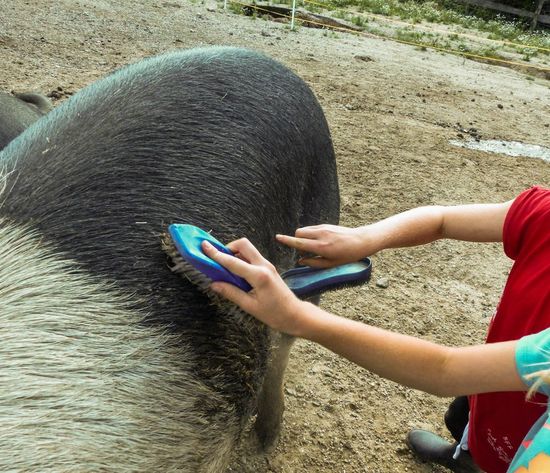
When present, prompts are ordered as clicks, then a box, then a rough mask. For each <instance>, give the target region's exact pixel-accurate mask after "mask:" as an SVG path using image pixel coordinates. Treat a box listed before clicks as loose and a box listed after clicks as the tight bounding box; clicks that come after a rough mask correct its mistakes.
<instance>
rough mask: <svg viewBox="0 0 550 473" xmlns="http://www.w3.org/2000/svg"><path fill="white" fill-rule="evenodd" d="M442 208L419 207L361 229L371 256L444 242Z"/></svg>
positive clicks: (359, 229) (360, 231)
mask: <svg viewBox="0 0 550 473" xmlns="http://www.w3.org/2000/svg"><path fill="white" fill-rule="evenodd" d="M442 224H443V212H442V207H438V206H430V207H418V208H415V209H411V210H407V211H406V212H402V213H399V214H396V215H392V216H391V217H388V218H386V219H384V220H380V221H379V222H376V223H373V224H371V225H365V226H364V227H360V228H358V229H357V230H358V232H359V233H360V234H361V235H362V237H363V239H364V244H365V247H366V248H368V253H370V254H374V253H377V252H378V251H380V250H383V249H387V248H402V247H407V246H416V245H423V244H425V243H430V242H432V241H434V240H437V239H439V238H441V236H442Z"/></svg>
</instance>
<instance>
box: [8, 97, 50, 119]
mask: <svg viewBox="0 0 550 473" xmlns="http://www.w3.org/2000/svg"><path fill="white" fill-rule="evenodd" d="M14 95H15V96H16V97H17V98H18V99H19V100H22V101H23V102H25V103H27V104H28V105H30V106H32V107H34V108H36V109H37V110H38V111H39V112H41V113H43V114H46V113H48V112H49V111H51V110H53V105H52V102H51V101H50V100H49V99H48V98H47V97H44V96H43V95H41V94H35V93H32V92H24V93H20V94H14Z"/></svg>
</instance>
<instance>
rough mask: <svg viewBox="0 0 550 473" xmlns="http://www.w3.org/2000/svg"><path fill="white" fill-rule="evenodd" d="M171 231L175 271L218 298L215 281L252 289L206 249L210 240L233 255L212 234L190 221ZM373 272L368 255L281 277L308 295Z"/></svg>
mask: <svg viewBox="0 0 550 473" xmlns="http://www.w3.org/2000/svg"><path fill="white" fill-rule="evenodd" d="M168 233H169V235H170V237H171V242H172V244H171V242H170V241H168V239H165V241H164V242H163V248H164V250H165V251H166V253H167V254H168V255H169V256H170V257H171V259H172V261H173V263H174V265H173V266H172V268H171V269H172V271H174V272H176V273H180V274H183V275H184V276H185V277H187V279H189V281H191V282H192V283H193V284H195V285H196V286H198V288H199V289H201V290H202V291H203V292H205V293H207V294H208V295H210V296H211V297H214V295H213V293H212V292H211V291H210V290H209V286H210V283H211V282H212V281H222V282H228V283H231V284H234V285H235V286H237V287H239V288H240V289H242V290H243V291H246V292H248V291H250V290H251V289H252V287H251V286H250V284H248V282H247V281H246V280H245V279H243V278H241V277H239V276H237V275H236V274H233V273H231V272H230V271H228V270H227V269H225V268H224V267H223V266H221V265H219V264H218V263H216V262H215V261H214V260H212V259H210V258H209V257H208V256H206V255H205V254H204V253H203V252H202V248H201V243H202V242H203V241H204V240H206V241H208V242H209V243H211V244H212V245H213V246H214V247H215V248H216V249H217V250H218V251H222V252H224V253H227V254H228V255H233V253H232V252H231V251H230V250H229V249H228V248H227V247H226V246H225V245H223V244H222V243H220V242H219V241H218V240H216V239H215V238H214V237H213V236H212V235H210V233H207V232H205V231H204V230H201V229H200V228H198V227H195V226H193V225H186V224H172V225H170V226H169V227H168ZM371 271H372V264H371V261H370V259H369V258H365V259H362V260H360V261H357V262H355V263H349V264H344V265H341V266H336V267H334V268H326V269H318V268H312V267H310V266H299V267H297V268H293V269H290V270H288V271H286V272H284V273H283V274H281V277H282V278H283V280H284V281H285V283H286V285H287V286H288V287H289V288H290V289H291V290H292V291H293V292H294V293H295V294H296V295H297V296H298V297H300V298H306V297H311V296H314V295H317V294H321V293H323V292H325V291H327V290H333V289H340V288H343V287H349V286H354V285H357V284H363V283H365V282H368V280H369V279H370V275H371Z"/></svg>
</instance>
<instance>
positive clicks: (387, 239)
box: [357, 201, 513, 254]
mask: <svg viewBox="0 0 550 473" xmlns="http://www.w3.org/2000/svg"><path fill="white" fill-rule="evenodd" d="M512 202H513V201H509V202H504V203H501V204H472V205H457V206H427V207H418V208H415V209H411V210H408V211H406V212H402V213H400V214H397V215H393V216H391V217H388V218H386V219H384V220H381V221H379V222H376V223H374V224H371V225H366V226H364V227H360V228H358V229H357V230H358V232H359V234H360V235H361V236H362V238H363V239H364V246H365V248H368V252H369V253H370V254H373V253H376V252H377V251H380V250H382V249H386V248H401V247H408V246H417V245H423V244H426V243H430V242H432V241H435V240H438V239H440V238H450V239H454V240H463V241H477V242H497V241H502V227H503V225H504V220H505V217H506V214H507V212H508V209H509V208H510V205H511V204H512Z"/></svg>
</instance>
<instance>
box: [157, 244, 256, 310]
mask: <svg viewBox="0 0 550 473" xmlns="http://www.w3.org/2000/svg"><path fill="white" fill-rule="evenodd" d="M162 249H163V250H164V252H165V253H166V254H167V255H168V256H169V257H170V260H171V261H172V265H170V266H169V268H170V270H171V271H172V272H173V273H176V274H178V275H180V276H183V277H185V278H186V279H187V280H188V281H189V282H190V283H191V284H193V285H194V286H195V287H197V289H199V290H200V291H201V292H202V293H203V294H206V295H207V296H208V298H209V299H210V300H211V302H212V303H213V304H214V305H216V306H217V307H218V308H219V309H221V310H222V311H224V312H229V313H232V314H235V315H244V314H245V312H243V311H242V310H241V309H240V308H239V307H238V306H237V305H235V304H233V303H232V302H230V301H228V300H227V299H224V298H222V297H220V296H219V295H218V294H216V293H215V292H214V291H212V290H211V289H210V284H212V280H211V279H210V278H209V277H207V276H205V275H204V274H203V273H201V272H200V271H199V270H198V269H196V268H194V267H193V266H192V265H191V264H189V263H188V262H187V261H186V260H185V259H183V258H182V256H181V255H180V253H179V251H178V249H177V248H176V246H175V245H174V242H173V241H172V238H171V237H170V235H168V234H164V235H163V237H162Z"/></svg>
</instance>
